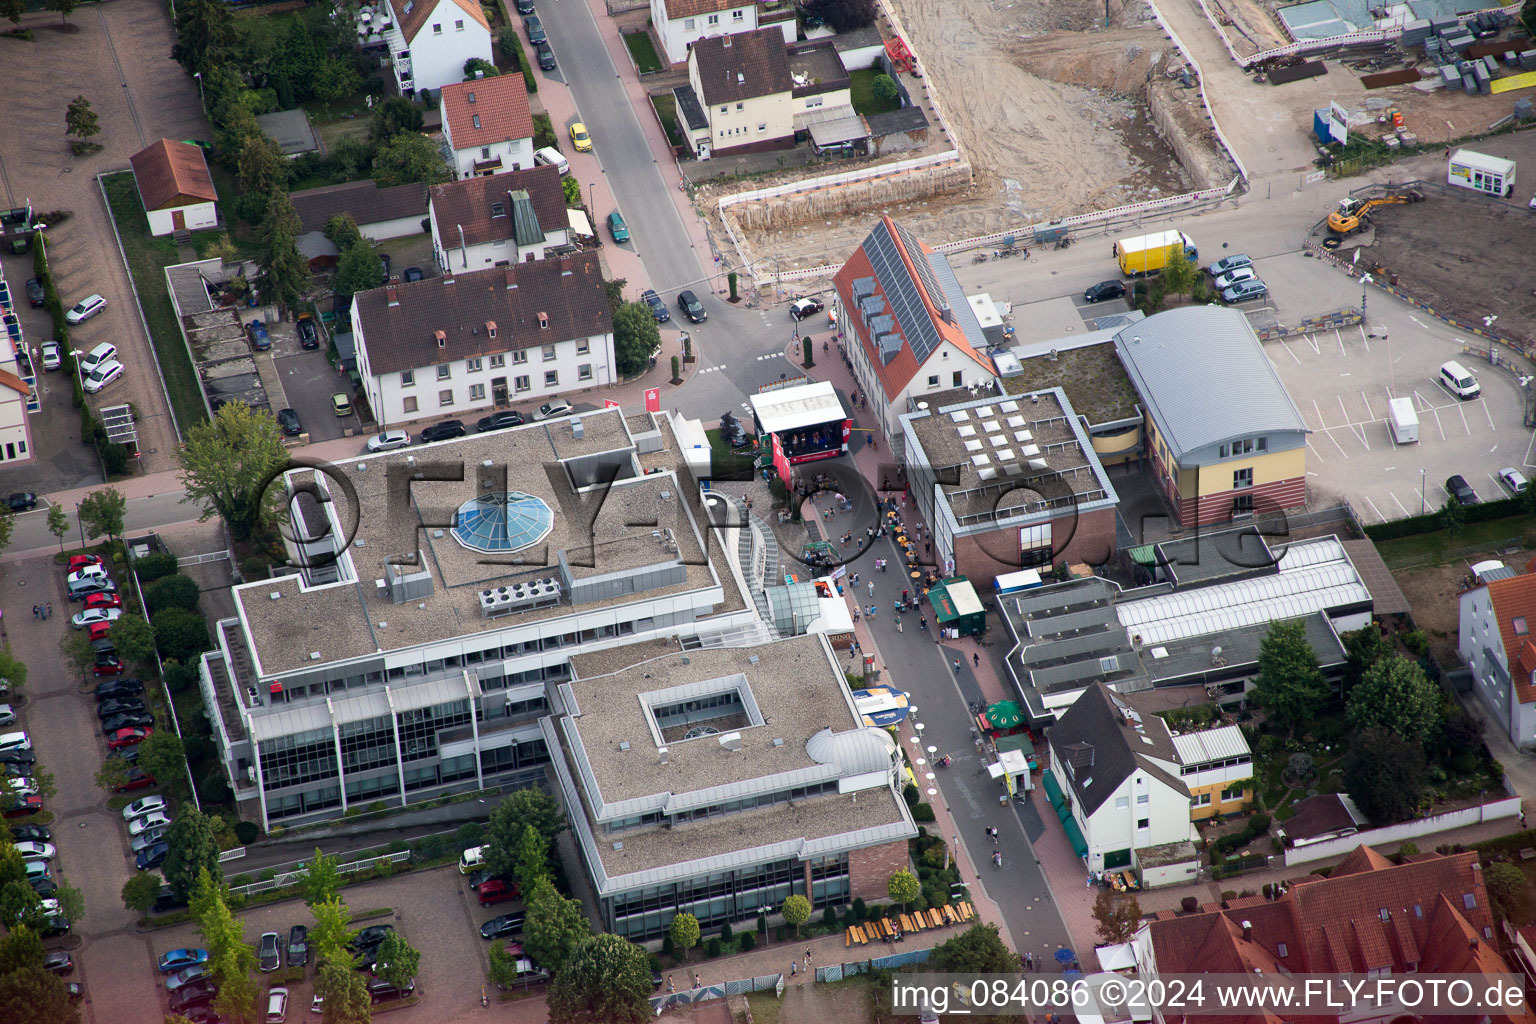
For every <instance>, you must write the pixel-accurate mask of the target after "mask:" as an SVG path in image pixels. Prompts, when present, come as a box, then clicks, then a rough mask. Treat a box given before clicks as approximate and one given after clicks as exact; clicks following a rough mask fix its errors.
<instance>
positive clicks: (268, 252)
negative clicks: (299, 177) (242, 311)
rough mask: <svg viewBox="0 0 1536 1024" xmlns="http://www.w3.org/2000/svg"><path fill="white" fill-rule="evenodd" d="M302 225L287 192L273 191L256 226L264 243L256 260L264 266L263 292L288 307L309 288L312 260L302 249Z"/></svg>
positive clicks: (259, 237)
mask: <svg viewBox="0 0 1536 1024" xmlns="http://www.w3.org/2000/svg"><path fill="white" fill-rule="evenodd" d="M299 228H300V223H299V215H298V212H297V211H295V210H294V208H293V202H292V201H291V200H290V199H289V198H288V193H286V192H277V193H274V194H273V195H272V197H271V198H270V199H269V200H268V201H267V215H266V217H264V218H263V219H262V222H261V225H260V226H259V227H258V228H257V230H256V238H257V242H258V244H260V246H261V251H260V252H259V253H258V254H257V257H256V264H257V266H259V267H260V268H261V278H260V282H261V290H262V292H263V294H265V296H266V297H267V299H268V300H270V301H272V302H276V303H277V304H278V305H280V306H282V307H283V308H285V309H292V308H294V307H295V306H297V305H298V304H299V303H300V302H302V301H303V299H304V292H305V291H306V290H307V289H308V288H309V262H308V261H307V260H305V259H304V257H303V256H302V255H301V254H300V253H299V247H298V238H299Z"/></svg>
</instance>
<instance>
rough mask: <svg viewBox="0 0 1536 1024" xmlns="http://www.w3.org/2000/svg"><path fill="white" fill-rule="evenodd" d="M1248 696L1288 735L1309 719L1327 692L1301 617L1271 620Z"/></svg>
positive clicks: (1261, 644) (1261, 645) (1262, 643)
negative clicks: (1251, 689)
mask: <svg viewBox="0 0 1536 1024" xmlns="http://www.w3.org/2000/svg"><path fill="white" fill-rule="evenodd" d="M1250 696H1251V697H1252V700H1253V702H1254V703H1255V704H1257V705H1258V706H1259V707H1261V708H1263V709H1264V711H1265V713H1266V714H1267V715H1268V717H1269V721H1270V722H1271V723H1272V724H1273V725H1274V726H1275V727H1276V728H1279V729H1283V730H1285V732H1286V733H1287V734H1288V735H1294V734H1295V732H1296V727H1297V726H1299V725H1301V724H1302V723H1304V722H1307V721H1310V720H1311V718H1312V716H1313V714H1315V713H1316V711H1317V708H1318V705H1319V704H1321V703H1322V702H1323V700H1324V699H1325V698H1326V697H1327V696H1328V685H1327V683H1326V681H1325V680H1324V679H1323V671H1322V669H1320V668H1318V665H1317V655H1316V654H1315V653H1313V651H1312V646H1311V645H1310V644H1308V643H1307V636H1306V629H1305V625H1304V624H1303V622H1302V620H1300V619H1293V620H1291V621H1289V622H1273V623H1270V626H1269V632H1268V633H1267V634H1266V635H1265V637H1264V639H1263V640H1260V641H1259V673H1258V676H1257V677H1256V678H1255V679H1254V686H1253V691H1252V693H1251V694H1250Z"/></svg>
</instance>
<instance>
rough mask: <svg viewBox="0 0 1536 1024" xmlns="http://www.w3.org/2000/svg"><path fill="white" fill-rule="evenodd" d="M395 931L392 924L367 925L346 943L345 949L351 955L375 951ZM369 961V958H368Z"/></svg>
mask: <svg viewBox="0 0 1536 1024" xmlns="http://www.w3.org/2000/svg"><path fill="white" fill-rule="evenodd" d="M394 930H395V926H394V925H392V924H375V925H369V926H368V927H367V928H364V929H362V930H361V931H359V932H358V933H357V934H356V935H354V936H352V938H351V939H350V940H349V941H348V942H347V949H349V950H351V951H352V952H353V953H363V952H372V951H376V950H377V949H378V948H379V946H381V945H383V943H384V940H385V939H386V938H387V937H388V936H389V934H390V932H393V931H394ZM370 959H371V957H370Z"/></svg>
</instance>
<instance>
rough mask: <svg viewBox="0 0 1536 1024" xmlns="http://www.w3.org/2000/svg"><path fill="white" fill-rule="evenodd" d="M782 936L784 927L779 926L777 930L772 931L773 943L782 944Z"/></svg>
mask: <svg viewBox="0 0 1536 1024" xmlns="http://www.w3.org/2000/svg"><path fill="white" fill-rule="evenodd" d="M784 934H785V933H784V926H783V925H779V926H778V927H777V928H775V929H774V930H773V941H774V942H783V941H784Z"/></svg>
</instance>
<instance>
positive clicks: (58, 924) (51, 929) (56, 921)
mask: <svg viewBox="0 0 1536 1024" xmlns="http://www.w3.org/2000/svg"><path fill="white" fill-rule="evenodd" d="M68 934H69V918H67V917H65V916H64V915H63V914H50V915H48V916H47V917H45V918H43V919H42V921H41V922H39V923H38V926H37V936H38V938H40V939H55V938H58V937H59V936H60V935H68Z"/></svg>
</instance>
